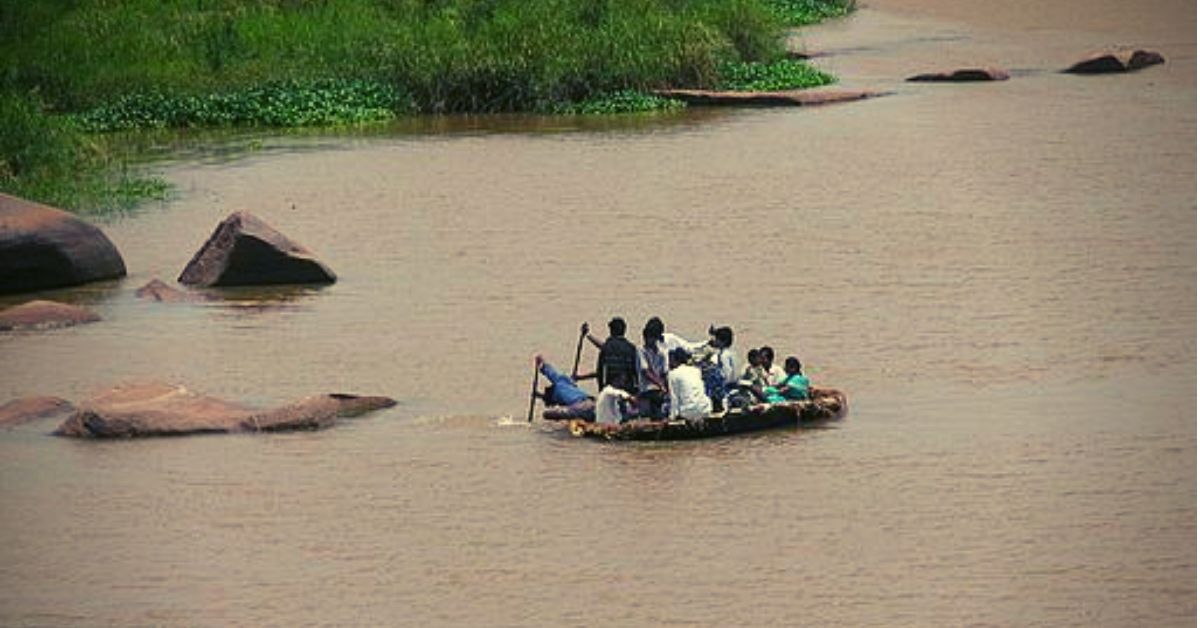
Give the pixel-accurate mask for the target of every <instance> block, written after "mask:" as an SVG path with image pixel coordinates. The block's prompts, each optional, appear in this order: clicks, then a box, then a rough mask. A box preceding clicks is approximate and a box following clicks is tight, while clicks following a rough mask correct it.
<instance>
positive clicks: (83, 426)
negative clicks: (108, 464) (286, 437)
mask: <svg viewBox="0 0 1200 628" xmlns="http://www.w3.org/2000/svg"><path fill="white" fill-rule="evenodd" d="M395 404H396V402H395V400H393V399H389V398H388V397H367V396H358V395H345V394H326V395H314V396H312V397H307V398H305V399H302V400H300V401H297V402H295V403H291V404H288V405H285V406H282V407H279V408H273V409H267V410H262V409H257V408H252V407H250V406H247V405H244V404H240V403H236V402H232V401H226V400H224V399H218V398H215V397H209V396H205V395H200V394H198V393H195V392H192V391H191V390H188V389H187V388H185V387H183V386H179V385H176V384H167V383H162V382H148V383H139V384H128V385H124V386H118V387H116V388H113V389H110V390H108V391H105V392H103V393H100V394H99V395H96V396H95V397H92V398H91V399H88V400H87V401H85V402H83V403H81V404H79V406H78V410H76V411H75V412H74V413H73V414H72V415H71V416H70V417H68V418H67V419H66V420H65V421H63V423H62V424H61V425H59V426H58V429H57V430H55V432H54V433H55V435H58V436H72V437H77V438H140V437H149V436H184V435H188V434H213V433H239V432H281V431H296V430H317V429H323V428H326V427H329V426H331V425H333V424H334V423H335V422H336V421H337V419H339V418H344V417H352V416H358V415H360V414H363V413H366V412H370V411H372V410H378V409H381V408H388V407H391V406H393V405H395Z"/></svg>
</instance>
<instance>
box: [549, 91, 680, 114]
mask: <svg viewBox="0 0 1200 628" xmlns="http://www.w3.org/2000/svg"><path fill="white" fill-rule="evenodd" d="M685 107H686V105H685V104H684V103H683V102H682V101H679V100H674V99H671V98H663V97H662V96H655V95H654V94H647V93H645V92H639V91H635V90H622V91H619V92H613V93H610V94H600V95H599V96H594V97H592V98H588V99H587V100H583V101H580V102H574V103H566V104H561V105H558V106H556V107H554V108H553V109H552V110H551V111H552V113H558V114H576V115H592V114H612V113H645V112H651V111H678V110H680V109H683V108H685Z"/></svg>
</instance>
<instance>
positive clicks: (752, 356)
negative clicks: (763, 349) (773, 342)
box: [746, 349, 762, 366]
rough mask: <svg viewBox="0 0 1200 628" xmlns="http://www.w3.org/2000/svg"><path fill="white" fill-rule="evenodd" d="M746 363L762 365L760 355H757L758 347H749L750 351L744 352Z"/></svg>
mask: <svg viewBox="0 0 1200 628" xmlns="http://www.w3.org/2000/svg"><path fill="white" fill-rule="evenodd" d="M746 363H747V364H749V365H750V366H761V365H762V357H760V356H759V354H758V349H751V350H750V352H749V353H747V354H746Z"/></svg>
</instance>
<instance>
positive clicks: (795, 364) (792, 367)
mask: <svg viewBox="0 0 1200 628" xmlns="http://www.w3.org/2000/svg"><path fill="white" fill-rule="evenodd" d="M800 367H801V364H800V360H799V359H798V358H796V356H794V355H792V356H788V359H786V360H784V361H783V370H785V371H787V372H788V373H799V372H800Z"/></svg>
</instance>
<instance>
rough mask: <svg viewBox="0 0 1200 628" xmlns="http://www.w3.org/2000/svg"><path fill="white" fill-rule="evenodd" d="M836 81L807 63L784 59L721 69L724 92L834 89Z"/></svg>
mask: <svg viewBox="0 0 1200 628" xmlns="http://www.w3.org/2000/svg"><path fill="white" fill-rule="evenodd" d="M835 82H836V79H835V78H834V77H833V75H832V74H829V73H827V72H822V71H821V70H818V69H816V68H814V67H812V66H811V65H809V64H807V63H805V62H804V61H798V60H791V59H782V60H779V61H775V62H773V63H726V64H724V65H722V66H721V86H720V88H721V89H725V90H730V91H739V92H775V91H784V90H790V89H808V88H810V87H821V86H823V85H832V84H833V83H835Z"/></svg>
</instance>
